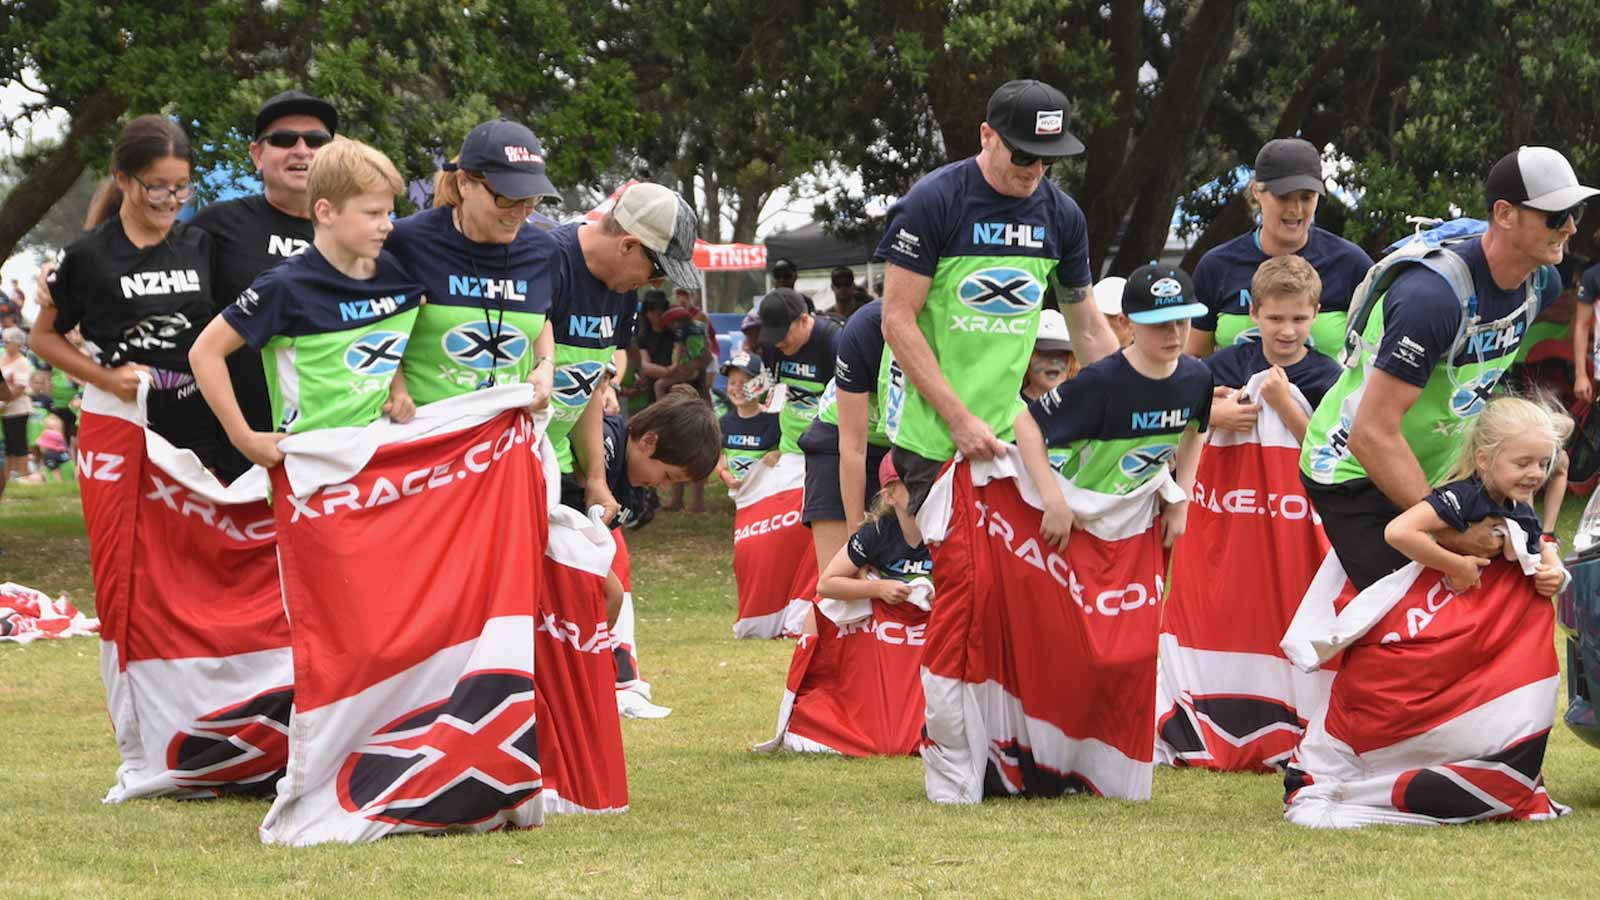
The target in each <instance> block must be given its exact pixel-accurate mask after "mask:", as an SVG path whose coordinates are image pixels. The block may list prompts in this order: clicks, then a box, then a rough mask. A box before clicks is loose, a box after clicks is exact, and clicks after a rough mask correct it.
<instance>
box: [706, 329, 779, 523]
mask: <svg viewBox="0 0 1600 900" xmlns="http://www.w3.org/2000/svg"><path fill="white" fill-rule="evenodd" d="M722 374H723V375H725V376H727V378H728V399H729V400H731V401H733V409H731V410H729V411H728V413H727V415H724V416H723V417H722V420H721V421H720V422H719V423H718V425H719V426H720V428H721V431H722V459H721V460H719V461H718V462H717V477H718V478H721V479H722V483H723V484H724V485H726V486H727V488H728V490H730V491H732V490H735V489H736V488H738V486H739V483H740V482H741V481H743V480H744V478H745V476H746V475H748V474H749V473H750V471H751V469H752V468H753V467H754V466H756V465H764V466H767V467H769V468H770V467H772V466H775V465H777V464H778V456H779V452H778V444H779V443H781V442H782V440H783V428H782V426H781V425H779V423H778V414H777V413H770V412H762V410H761V398H762V397H763V396H765V395H766V392H767V388H768V386H769V385H770V384H771V381H770V379H769V377H768V375H767V369H766V367H765V366H764V365H762V364H761V358H760V357H758V356H756V355H754V354H752V353H750V352H748V351H745V350H740V351H739V352H738V353H735V354H734V355H733V356H732V357H731V358H729V360H728V361H727V362H726V363H724V364H723V366H722Z"/></svg>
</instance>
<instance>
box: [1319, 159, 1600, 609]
mask: <svg viewBox="0 0 1600 900" xmlns="http://www.w3.org/2000/svg"><path fill="white" fill-rule="evenodd" d="M1484 188H1485V190H1484V194H1485V198H1484V199H1485V200H1486V205H1487V206H1488V218H1489V225H1488V230H1487V232H1485V233H1484V234H1483V236H1482V237H1477V238H1471V239H1468V240H1465V241H1462V242H1460V243H1456V244H1452V245H1450V246H1449V247H1445V248H1440V249H1438V250H1435V251H1433V252H1432V253H1430V254H1429V255H1427V257H1426V259H1425V261H1424V262H1422V263H1410V264H1407V265H1405V266H1404V267H1403V268H1399V269H1398V270H1397V271H1398V274H1396V275H1393V276H1392V277H1393V280H1392V281H1389V282H1388V287H1387V289H1386V290H1384V292H1383V294H1382V295H1381V296H1379V297H1378V298H1376V299H1374V300H1373V301H1372V302H1373V303H1375V304H1380V303H1381V304H1382V306H1381V308H1379V307H1376V306H1375V307H1374V308H1373V311H1372V315H1371V317H1370V318H1369V319H1368V320H1367V325H1366V327H1365V329H1364V330H1363V331H1362V334H1361V336H1360V337H1361V340H1360V342H1359V344H1358V346H1357V349H1356V353H1357V354H1358V358H1357V360H1356V361H1355V363H1354V364H1353V365H1352V366H1350V367H1348V368H1346V370H1345V373H1344V375H1342V376H1341V377H1340V378H1339V380H1338V382H1336V383H1335V384H1334V386H1333V388H1332V389H1330V390H1329V391H1328V393H1327V394H1326V395H1325V396H1324V397H1323V399H1322V402H1321V403H1320V404H1318V405H1317V409H1316V412H1315V413H1313V414H1312V416H1311V422H1310V423H1309V424H1308V425H1307V426H1306V436H1305V441H1304V442H1303V444H1302V446H1303V449H1302V451H1301V455H1300V478H1301V481H1302V482H1304V484H1305V486H1306V493H1307V495H1308V496H1309V497H1310V499H1311V502H1312V505H1313V506H1315V507H1316V509H1317V512H1318V514H1320V515H1321V516H1322V520H1323V530H1324V531H1326V532H1327V535H1328V542H1329V543H1331V544H1332V545H1333V549H1334V550H1335V551H1337V552H1338V554H1339V559H1340V560H1341V561H1342V562H1343V563H1344V568H1345V572H1346V574H1347V575H1349V577H1350V580H1351V581H1352V582H1354V583H1355V585H1356V586H1357V587H1358V588H1364V587H1367V586H1368V585H1370V584H1372V583H1373V582H1375V581H1377V580H1378V579H1379V578H1382V577H1383V576H1384V575H1387V574H1389V573H1390V572H1393V571H1395V570H1396V569H1399V568H1400V567H1401V566H1404V565H1405V564H1406V563H1408V562H1409V560H1408V559H1407V558H1406V557H1405V556H1403V555H1401V554H1400V552H1399V551H1397V550H1395V549H1394V548H1392V547H1390V546H1389V545H1388V543H1386V542H1385V541H1384V538H1383V531H1384V527H1385V526H1386V525H1388V523H1389V520H1391V519H1393V518H1394V517H1395V516H1397V515H1399V514H1400V511H1401V510H1405V509H1410V508H1411V507H1413V506H1415V505H1416V504H1418V503H1420V502H1422V501H1423V500H1424V499H1425V498H1427V497H1428V495H1429V494H1430V493H1431V491H1432V489H1433V488H1434V487H1435V486H1437V485H1441V484H1444V483H1445V481H1446V480H1447V479H1448V476H1449V474H1450V472H1451V470H1452V469H1453V468H1454V467H1455V464H1456V461H1457V460H1459V459H1460V458H1461V451H1462V447H1463V445H1464V443H1465V441H1466V435H1467V430H1468V426H1470V425H1471V424H1472V421H1473V420H1474V419H1476V418H1477V417H1478V415H1479V413H1481V412H1482V411H1483V407H1484V405H1485V403H1486V402H1487V400H1488V398H1489V396H1490V394H1491V393H1492V392H1493V390H1494V388H1495V386H1496V385H1497V384H1498V383H1499V380H1500V378H1501V376H1502V375H1504V374H1505V370H1506V369H1507V368H1509V367H1510V366H1511V364H1512V362H1513V361H1515V359H1516V356H1517V348H1518V347H1520V346H1521V345H1522V340H1523V338H1524V336H1525V335H1526V334H1527V329H1528V325H1529V324H1530V323H1531V322H1533V320H1534V318H1535V317H1536V316H1537V315H1538V314H1539V312H1540V311H1541V310H1543V309H1544V308H1545V307H1547V306H1549V305H1550V304H1552V303H1554V302H1555V300H1556V298H1557V297H1558V296H1559V295H1560V294H1561V276H1560V275H1558V274H1557V273H1556V269H1555V266H1556V264H1557V263H1559V262H1561V259H1562V256H1563V255H1564V254H1565V252H1566V245H1567V240H1568V239H1569V238H1571V237H1572V235H1573V234H1575V233H1576V232H1577V230H1578V220H1580V219H1581V218H1583V204H1584V201H1586V200H1588V199H1589V198H1590V197H1592V196H1594V195H1595V194H1597V193H1600V190H1596V189H1594V188H1590V187H1584V186H1583V185H1581V184H1579V183H1578V178H1577V175H1576V174H1574V173H1573V171H1572V165H1571V164H1570V163H1568V162H1567V160H1566V157H1564V156H1562V155H1561V154H1560V153H1558V152H1557V151H1555V150H1552V149H1551V148H1549V147H1523V148H1521V149H1519V150H1517V151H1515V152H1513V153H1510V154H1507V155H1506V156H1505V157H1503V158H1501V159H1500V161H1499V162H1497V163H1495V164H1494V168H1492V169H1490V171H1489V178H1488V181H1487V182H1486V183H1485V185H1484ZM1379 265H1380V266H1381V265H1383V263H1379ZM1447 275H1448V276H1449V277H1448V279H1447V277H1446V276H1447ZM1360 303H1361V298H1360V297H1357V298H1355V301H1354V302H1353V304H1352V308H1353V309H1356V308H1359V305H1360ZM1380 313H1381V314H1380ZM1463 316H1470V318H1469V319H1468V320H1467V321H1466V323H1465V326H1466V327H1465V328H1463V327H1462V325H1463V322H1462V317H1463ZM1490 525H1491V523H1489V522H1484V523H1480V524H1479V525H1475V526H1474V527H1473V528H1472V529H1470V530H1468V531H1467V532H1466V533H1465V534H1454V533H1451V534H1444V535H1439V536H1438V539H1439V543H1440V544H1442V545H1444V546H1445V547H1447V548H1448V549H1450V550H1453V551H1455V552H1458V553H1462V554H1466V555H1471V556H1476V557H1480V558H1484V559H1491V558H1493V557H1494V556H1495V554H1497V553H1499V552H1500V545H1501V540H1500V538H1499V537H1497V536H1495V535H1494V534H1493V533H1492V532H1491V530H1490Z"/></svg>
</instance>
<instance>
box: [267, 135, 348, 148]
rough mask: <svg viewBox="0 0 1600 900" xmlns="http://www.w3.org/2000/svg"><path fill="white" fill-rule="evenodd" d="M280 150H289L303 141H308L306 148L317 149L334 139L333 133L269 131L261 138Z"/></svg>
mask: <svg viewBox="0 0 1600 900" xmlns="http://www.w3.org/2000/svg"><path fill="white" fill-rule="evenodd" d="M260 139H261V140H262V141H265V142H266V143H268V144H271V145H272V146H274V147H277V148H278V149H279V150H288V149H291V148H292V147H294V145H295V144H298V143H300V142H301V141H305V142H306V148H307V149H309V150H315V149H317V148H318V147H321V146H322V145H324V144H326V143H327V142H329V141H331V140H333V135H331V134H329V133H327V132H326V131H269V132H267V133H266V134H263V135H262V136H261V138H260Z"/></svg>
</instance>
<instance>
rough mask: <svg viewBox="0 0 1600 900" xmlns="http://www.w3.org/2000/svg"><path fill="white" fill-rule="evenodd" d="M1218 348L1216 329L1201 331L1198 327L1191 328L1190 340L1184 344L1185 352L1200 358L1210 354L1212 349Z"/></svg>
mask: <svg viewBox="0 0 1600 900" xmlns="http://www.w3.org/2000/svg"><path fill="white" fill-rule="evenodd" d="M1215 349H1217V333H1216V332H1214V331H1201V330H1200V329H1198V328H1190V329H1189V340H1188V341H1187V342H1186V343H1185V344H1184V345H1183V352H1185V353H1187V354H1189V355H1190V356H1193V357H1195V358H1197V359H1198V358H1200V357H1204V356H1210V355H1211V351H1212V350H1215Z"/></svg>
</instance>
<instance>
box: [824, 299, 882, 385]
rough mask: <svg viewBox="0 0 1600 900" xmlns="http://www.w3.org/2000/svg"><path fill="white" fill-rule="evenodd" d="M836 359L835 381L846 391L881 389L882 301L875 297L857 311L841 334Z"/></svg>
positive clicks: (835, 383)
mask: <svg viewBox="0 0 1600 900" xmlns="http://www.w3.org/2000/svg"><path fill="white" fill-rule="evenodd" d="M836 346H837V347H838V351H839V352H838V354H837V355H836V356H835V358H834V362H833V383H834V387H835V389H837V390H841V391H844V392H845V393H847V394H868V393H871V392H873V391H876V390H877V389H878V367H879V366H880V365H881V364H882V362H883V301H882V300H874V301H872V302H871V303H868V304H867V305H866V306H863V307H861V308H860V309H858V310H856V312H855V315H853V316H851V317H850V320H849V321H848V322H846V323H845V325H844V330H843V331H842V332H841V333H840V334H839V338H838V343H837V345H836Z"/></svg>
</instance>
